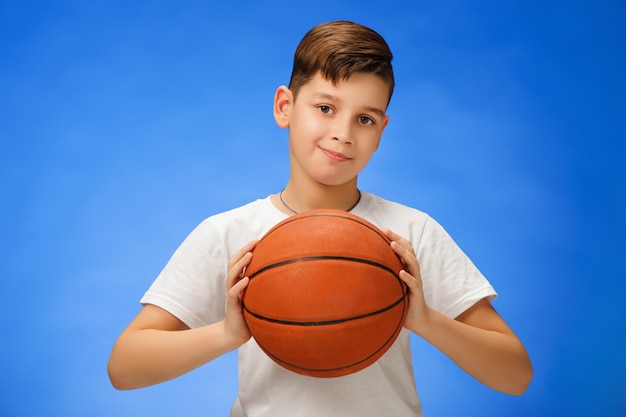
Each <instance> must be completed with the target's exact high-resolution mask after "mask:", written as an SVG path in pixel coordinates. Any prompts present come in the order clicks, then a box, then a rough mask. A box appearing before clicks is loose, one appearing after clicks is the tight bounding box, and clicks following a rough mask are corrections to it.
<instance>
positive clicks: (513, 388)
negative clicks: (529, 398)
mask: <svg viewBox="0 0 626 417" xmlns="http://www.w3.org/2000/svg"><path fill="white" fill-rule="evenodd" d="M524 362H525V363H524V364H523V366H521V367H520V369H519V370H518V371H517V372H516V373H515V378H512V379H511V381H510V383H509V384H508V387H507V389H506V390H505V391H504V392H505V393H506V394H510V395H514V396H516V397H519V396H521V395H523V394H524V393H525V392H526V391H527V390H528V387H529V386H530V382H531V381H532V379H533V374H534V372H533V367H532V364H531V363H530V360H529V359H528V358H526V360H525V361H524Z"/></svg>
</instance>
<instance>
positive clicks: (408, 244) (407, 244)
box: [384, 229, 413, 252]
mask: <svg viewBox="0 0 626 417" xmlns="http://www.w3.org/2000/svg"><path fill="white" fill-rule="evenodd" d="M384 233H385V234H386V235H387V237H388V238H389V240H391V241H393V242H398V243H399V244H400V245H401V246H403V247H405V248H407V249H410V250H411V252H412V251H413V245H411V242H410V241H409V240H408V239H405V238H404V237H403V236H401V235H399V234H397V233H396V232H394V231H392V230H391V229H385V231H384Z"/></svg>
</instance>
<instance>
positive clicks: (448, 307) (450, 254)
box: [416, 217, 497, 318]
mask: <svg viewBox="0 0 626 417" xmlns="http://www.w3.org/2000/svg"><path fill="white" fill-rule="evenodd" d="M416 253H417V258H418V261H419V264H420V274H421V276H422V281H423V288H424V297H425V299H426V303H427V304H428V305H429V306H430V307H431V308H433V309H435V310H437V311H439V312H441V313H442V314H444V315H446V316H448V317H451V318H455V317H457V316H459V315H460V314H461V313H463V312H464V311H465V310H467V309H468V308H470V307H471V306H473V305H474V304H476V303H477V302H478V301H480V300H481V299H483V298H487V299H488V300H492V299H494V298H495V297H496V295H497V294H496V291H495V290H494V288H493V287H492V286H491V284H490V283H489V281H488V280H487V279H486V278H485V277H484V276H483V274H482V273H481V272H480V271H479V270H478V268H477V267H476V266H475V265H474V263H473V262H472V261H471V260H470V259H469V257H468V256H467V255H466V254H465V253H464V252H463V251H462V250H461V248H459V246H458V245H457V244H456V243H455V242H454V240H453V239H452V237H450V235H449V234H448V233H447V232H446V231H445V230H444V228H443V227H442V226H441V225H440V224H439V223H437V222H436V221H435V220H434V219H432V218H431V217H428V218H427V219H426V222H425V223H424V226H423V230H422V234H421V238H420V240H419V244H418V245H417V249H416Z"/></svg>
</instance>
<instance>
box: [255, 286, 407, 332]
mask: <svg viewBox="0 0 626 417" xmlns="http://www.w3.org/2000/svg"><path fill="white" fill-rule="evenodd" d="M406 295H407V294H406V292H404V293H403V294H402V297H400V298H399V299H398V300H396V301H394V302H393V303H391V304H389V305H388V306H385V307H383V308H381V309H379V310H376V311H371V312H369V313H366V314H360V315H358V316H354V317H346V318H344V319H335V320H324V321H293V320H281V319H274V318H271V317H265V316H262V315H260V314H258V313H255V312H254V311H252V310H250V309H249V308H248V307H247V306H246V305H245V303H243V309H244V310H246V311H247V312H248V314H250V315H251V316H253V317H255V318H257V319H259V320H264V321H268V322H270V323H277V324H285V325H289V326H307V327H308V326H330V325H333V324H341V323H345V322H348V321H354V320H360V319H364V318H367V317H371V316H376V315H378V314H382V313H384V312H385V311H389V310H391V309H392V308H394V307H395V306H397V305H398V304H400V303H401V302H403V301H404V299H405V298H406Z"/></svg>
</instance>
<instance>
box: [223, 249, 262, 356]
mask: <svg viewBox="0 0 626 417" xmlns="http://www.w3.org/2000/svg"><path fill="white" fill-rule="evenodd" d="M256 244H257V241H256V240H253V241H251V242H249V243H248V244H246V245H245V246H244V247H243V248H241V249H240V250H239V251H238V252H237V253H235V255H233V257H232V258H230V260H229V261H228V273H227V275H226V318H225V319H224V328H225V331H226V334H227V336H228V337H229V338H230V339H231V340H232V341H233V343H235V344H236V345H237V346H241V345H242V344H244V343H245V342H247V341H248V339H250V330H249V329H248V326H247V324H246V321H245V320H244V318H243V303H242V301H241V300H242V297H243V290H244V289H245V288H246V287H247V286H248V282H249V281H250V279H249V278H248V277H245V276H244V270H245V268H246V266H248V264H249V263H250V261H251V260H252V250H253V249H254V247H255V246H256Z"/></svg>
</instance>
